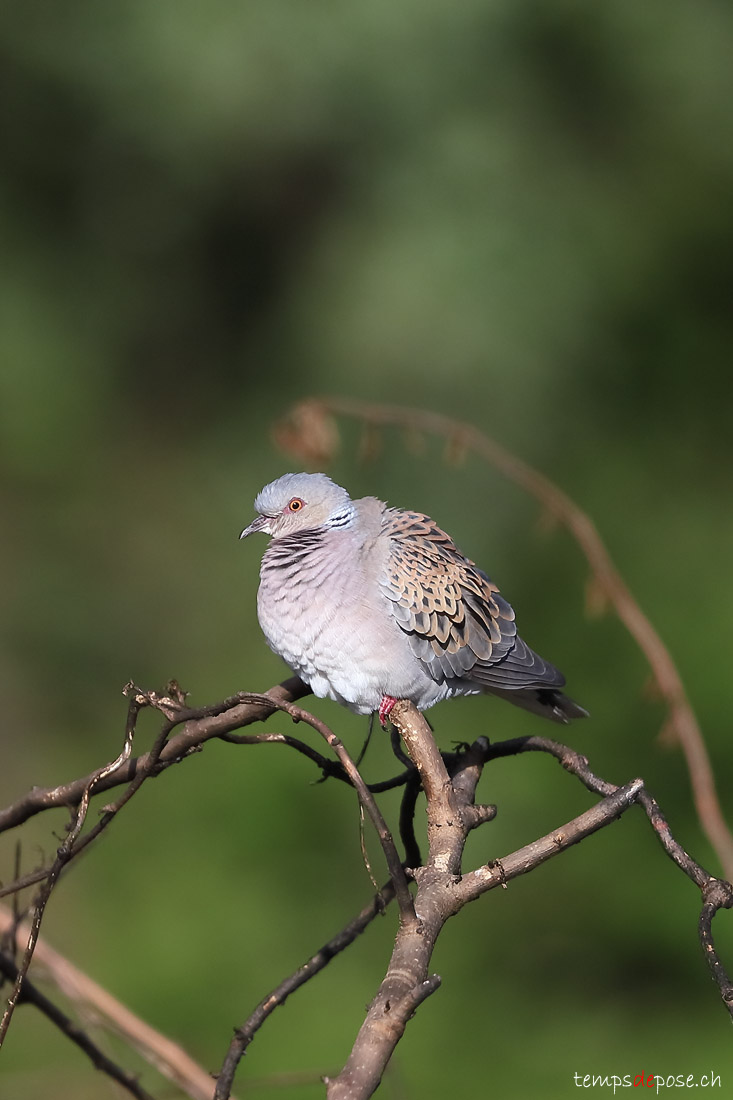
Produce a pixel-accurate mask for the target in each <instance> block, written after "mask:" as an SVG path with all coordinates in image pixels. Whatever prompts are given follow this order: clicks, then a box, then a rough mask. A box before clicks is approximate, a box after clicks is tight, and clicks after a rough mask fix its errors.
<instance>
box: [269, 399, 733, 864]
mask: <svg viewBox="0 0 733 1100" xmlns="http://www.w3.org/2000/svg"><path fill="white" fill-rule="evenodd" d="M334 415H340V416H347V417H351V418H353V419H355V420H358V421H359V422H360V423H362V424H364V425H366V426H367V427H368V429H369V430H370V432H371V433H372V435H373V433H374V431H376V430H377V429H380V428H384V427H398V428H399V429H400V430H401V432H402V433H403V434H404V435H405V436H406V437H407V439H408V441H409V440H410V439H414V438H415V437H416V436H417V435H420V434H422V433H428V434H432V435H437V436H441V437H443V438H444V439H445V440H446V441H447V443H446V447H447V452H448V453H447V458H448V459H449V460H451V461H454V462H455V461H457V459H458V457H460V456H463V455H464V454H466V453H468V452H473V453H474V454H477V455H479V456H480V457H481V458H483V459H485V460H486V461H487V462H489V463H490V464H491V465H492V466H494V467H495V468H496V469H497V470H499V471H500V472H501V473H502V474H503V475H504V476H505V477H506V478H508V479H509V480H510V481H513V482H514V484H515V485H519V486H520V487H521V488H522V489H523V490H524V491H525V492H527V493H529V495H530V496H533V497H534V498H535V499H536V500H538V501H539V502H540V504H541V505H542V507H543V509H544V510H545V512H546V513H547V514H549V515H551V516H552V517H553V519H554V520H555V521H556V522H558V523H559V524H560V525H562V526H563V527H565V528H566V529H567V530H568V531H569V532H570V534H571V535H572V537H573V538H574V539H575V541H576V542H577V543H578V545H579V547H580V549H581V550H582V552H583V554H584V555H585V557H586V560H587V561H588V564H589V566H590V568H591V573H592V579H593V590H594V592H595V593H596V594H597V595H598V594H600V596H601V602H602V603H603V604H607V605H608V606H609V607H613V608H614V610H615V611H616V614H617V615H618V617H619V618H620V620H621V622H622V623H623V624H624V626H625V627H626V629H627V630H628V632H629V633H630V634H631V636H632V638H633V639H634V640H635V642H636V643H637V645H638V646H639V648H640V649H641V651H642V653H643V654H644V656H645V657H646V659H647V661H648V662H649V666H650V668H651V672H652V676H653V679H654V683H655V684H656V687H657V689H658V692H659V694H660V696H661V698H662V699H663V700H664V701H665V703H666V704H667V708H668V721H667V723H666V727H667V728H670V729H672V730H673V731H674V732H675V734H676V735H677V738H678V740H679V743H680V745H681V747H682V751H683V753H684V755H685V759H686V761H687V768H688V771H689V775H690V783H691V786H692V793H693V798H694V801H695V806H696V809H697V813H698V817H699V819H700V823H701V825H702V828H703V830H704V832H705V834H706V835H707V837H708V840H709V841H710V843H711V844H712V846H713V848H714V849H715V851H716V853H717V855H718V858H719V860H720V863H721V866H722V868H723V871H724V873H725V874H726V875H727V877H728V878H729V879H733V834H732V833H731V831H730V828H729V827H728V824H727V823H726V820H725V818H724V816H723V811H722V809H721V807H720V800H719V798H718V794H717V790H716V787H715V778H714V775H713V770H712V767H711V764H710V758H709V755H708V751H707V748H706V746H705V741H704V738H703V735H702V731H701V729H700V726H699V724H698V721H697V718H696V717H695V713H694V711H693V709H692V706H691V704H690V701H689V699H688V697H687V693H686V691H685V688H684V684H683V683H682V678H681V677H680V674H679V672H678V670H677V666H676V665H675V663H674V661H673V660H672V656H671V654H670V652H669V650H668V649H667V647H666V646H665V644H664V642H663V641H662V639H661V638H660V637H659V634H658V633H657V631H656V630H655V629H654V627H653V626H652V624H651V622H650V621H649V619H648V618H647V616H646V615H645V614H644V612H643V611H642V610H641V608H640V607H639V604H638V603H637V601H636V600H635V599H634V597H633V596H632V594H631V592H630V590H629V588H628V586H627V585H626V583H625V582H624V580H623V578H622V577H621V574H620V573H619V572H618V570H617V569H616V566H615V565H614V564H613V561H612V559H611V556H610V554H609V552H608V550H607V549H606V547H605V545H604V543H603V540H602V539H601V537H600V535H599V533H598V530H597V528H596V527H595V525H594V523H593V522H592V520H591V519H590V517H589V516H588V515H587V513H586V512H584V511H583V510H582V508H580V507H579V506H578V505H577V504H576V503H575V502H574V501H573V500H571V498H570V497H569V496H568V495H567V493H564V492H563V491H562V490H561V489H560V488H559V487H558V486H557V485H555V484H554V482H552V481H551V480H550V479H549V478H548V477H546V476H545V475H544V474H542V473H540V471H539V470H536V469H534V468H533V467H532V466H530V465H529V464H528V463H526V462H523V461H522V460H521V459H520V458H518V457H517V456H516V455H514V454H512V453H511V452H510V451H508V450H507V449H506V448H505V447H502V446H501V445H500V444H499V443H497V442H496V440H494V439H492V438H490V437H489V436H487V435H485V434H484V433H483V432H480V431H479V430H478V429H477V428H475V427H473V425H471V424H468V423H465V422H463V421H460V420H453V419H451V418H450V417H447V416H442V415H440V414H439V413H431V412H428V411H426V410H424V409H417V408H410V407H402V406H398V405H378V404H371V403H368V402H365V401H359V400H353V399H349V398H343V397H334V396H327V397H320V398H308V399H307V400H305V401H301V402H300V403H299V404H298V405H296V406H294V407H293V409H291V410H290V412H289V413H288V414H287V416H286V417H285V418H284V419H283V422H282V423H281V424H280V425H278V426H277V428H276V431H275V434H276V439H277V441H278V442H279V443H280V444H281V446H283V447H284V448H286V449H287V450H290V451H291V452H295V453H296V454H298V455H299V456H300V457H304V458H305V459H306V460H307V461H316V462H317V463H319V464H325V463H327V462H328V460H329V459H330V458H332V457H333V454H334V452H335V450H336V447H337V445H338V431H337V428H336V424H335V422H334V419H333V417H334ZM314 440H315V441H317V446H316V449H315V450H313V441H314ZM371 449H373V448H370V450H371ZM596 602H598V601H596Z"/></svg>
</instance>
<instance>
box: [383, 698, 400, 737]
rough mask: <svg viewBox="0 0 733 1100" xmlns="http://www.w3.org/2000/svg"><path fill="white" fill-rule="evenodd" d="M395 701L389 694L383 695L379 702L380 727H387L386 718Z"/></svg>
mask: <svg viewBox="0 0 733 1100" xmlns="http://www.w3.org/2000/svg"><path fill="white" fill-rule="evenodd" d="M396 702H397V700H396V699H394V698H393V697H392V696H391V695H383V696H382V702H381V703H380V704H379V721H380V724H381V726H382V729H386V728H387V719H388V718H389V714H390V711H391V710H392V707H393V706H394V705H395V703H396Z"/></svg>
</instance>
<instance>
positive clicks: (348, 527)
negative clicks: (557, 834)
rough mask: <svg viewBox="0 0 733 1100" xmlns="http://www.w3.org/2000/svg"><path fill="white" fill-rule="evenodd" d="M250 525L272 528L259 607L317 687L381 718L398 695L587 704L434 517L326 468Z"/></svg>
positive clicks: (272, 641) (566, 717) (283, 484)
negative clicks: (573, 694)
mask: <svg viewBox="0 0 733 1100" xmlns="http://www.w3.org/2000/svg"><path fill="white" fill-rule="evenodd" d="M254 507H255V511H256V512H257V516H256V518H255V519H254V520H253V521H252V522H251V523H250V524H249V526H248V527H245V528H244V530H243V531H242V533H241V535H240V536H239V537H240V539H244V538H248V537H249V536H250V535H252V534H255V533H256V532H263V533H265V534H267V535H269V536H270V542H269V544H268V546H267V548H266V550H265V552H264V554H263V557H262V562H261V566H260V585H259V590H258V594H257V614H258V618H259V622H260V626H261V628H262V632H263V634H264V636H265V639H266V641H267V643H268V645H269V646H270V648H271V649H272V650H273V651H274V652H275V653H277V654H278V655H279V656H280V657H282V658H283V660H284V661H285V663H286V664H287V665H289V666H290V668H291V669H292V670H293V671H294V672H295V673H297V675H298V676H300V678H301V679H302V680H303V681H304V682H305V683H306V684H307V685H308V686H309V687H310V689H311V691H312V692H313V694H314V695H316V696H318V697H320V698H324V697H327V698H330V699H333V700H335V701H336V702H338V703H341V704H342V705H344V706H346V707H348V708H349V709H350V710H352V711H354V712H355V713H356V714H372V713H374V712H376V713H377V714H378V715H379V720H380V722H381V724H382V726H383V727H384V726H386V722H387V719H388V717H389V714H390V712H391V710H392V708H393V707H394V705H395V703H396V701H397V700H398V699H406V700H409V701H410V702H412V703H414V705H415V706H416V707H417V709H418V710H419V711H424V710H427V709H428V708H429V707H432V706H433V705H434V704H435V703H438V702H440V701H442V700H444V699H448V698H451V697H453V696H458V695H475V694H493V695H497V696H499V697H501V698H502V699H506V700H508V701H509V702H511V703H514V704H516V705H517V706H520V707H523V708H525V709H526V710H528V711H531V712H533V713H535V714H538V715H542V716H543V717H545V718H548V719H550V720H552V721H554V722H562V723H567V722H569V721H570V720H571V719H574V718H582V717H587V714H588V712H587V711H586V710H585V709H584V708H583V707H581V706H580V705H579V704H578V703H576V702H574V701H573V700H572V699H570V698H569V697H568V696H567V695H564V694H563V693H562V691H560V688H561V687H562V686H563V685H564V683H565V677H564V676H563V675H562V673H561V672H559V671H558V670H557V669H556V668H555V667H554V666H553V665H551V664H550V663H549V662H548V661H545V660H543V658H542V657H540V656H539V655H538V654H537V653H535V652H534V651H533V650H532V649H530V647H529V646H528V645H527V644H526V642H524V641H523V640H522V639H521V638H520V636H519V635H518V634H517V627H516V623H515V618H514V611H513V609H512V607H511V605H510V604H509V603H508V602H507V601H506V600H505V599H504V597H503V596H502V595H501V594H500V593H499V589H498V588H497V586H496V585H495V584H494V583H493V582H492V581H491V580H489V577H488V576H487V575H486V573H484V572H483V570H481V569H480V568H479V567H478V566H477V565H476V564H475V563H474V562H473V561H471V559H470V558H467V557H466V556H465V555H464V554H463V553H462V552H461V551H460V550H459V549H458V547H457V546H456V544H455V543H454V542H453V540H452V539H451V537H450V536H449V535H447V534H446V532H445V531H443V530H442V529H441V528H440V527H439V526H438V525H437V524H436V523H435V522H434V520H432V519H431V518H430V517H429V516H427V515H424V514H423V513H422V512H413V511H409V510H406V509H401V508H393V507H389V506H388V505H387V504H385V503H384V502H383V501H381V500H378V499H377V498H376V497H363V498H361V499H360V500H352V499H351V497H350V496H349V494H348V492H347V491H346V489H343V488H342V487H341V486H340V485H337V484H336V483H335V482H334V481H332V480H331V478H330V477H328V476H327V475H326V474H323V473H288V474H283V476H282V477H279V478H277V480H275V481H272V482H270V484H269V485H266V486H265V487H264V488H263V489H262V490H261V491H260V492H259V493H258V495H257V497H256V499H255V502H254Z"/></svg>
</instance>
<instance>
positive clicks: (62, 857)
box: [0, 698, 141, 1046]
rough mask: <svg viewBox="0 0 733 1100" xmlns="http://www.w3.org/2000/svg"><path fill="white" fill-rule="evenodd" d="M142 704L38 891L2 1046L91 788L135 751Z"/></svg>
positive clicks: (133, 708) (0, 1025)
mask: <svg viewBox="0 0 733 1100" xmlns="http://www.w3.org/2000/svg"><path fill="white" fill-rule="evenodd" d="M140 706H141V703H140V702H139V700H138V699H136V698H132V699H131V700H130V705H129V707H128V712H127V723H126V725H125V741H124V745H123V747H122V751H121V752H120V753H119V755H118V756H117V757H116V758H115V759H114V760H112V761H111V762H110V763H109V764H105V765H104V766H103V767H101V768H98V769H97V771H95V772H93V773H92V775H91V777H90V778H89V780H88V781H87V783H86V785H85V787H84V789H83V791H82V793H81V799H80V801H79V805H78V807H77V810H76V814H75V815H74V818H73V820H72V824H71V827H70V829H69V833H68V835H67V837H66V839H65V840H64V842H63V844H61V845H60V847H59V848H58V850H57V852H56V859H55V860H54V861H53V864H52V865H51V867H50V869H49V872H48V875H47V877H46V880H45V882H44V883H43V886H42V887H41V889H40V890H39V891H38V895H37V897H36V898H35V900H34V902H33V914H32V918H31V922H30V931H29V932H28V942H27V944H26V948H25V951H24V953H23V958H22V960H21V963H20V966H19V967H18V969H17V973H16V975H15V979H14V984H13V990H12V992H11V994H10V997H9V998H8V1002H7V1005H6V1008H5V1011H4V1012H3V1016H2V1020H0V1046H2V1044H3V1041H4V1039H5V1036H6V1035H7V1033H8V1028H9V1027H10V1021H11V1020H12V1018H13V1012H14V1011H15V1006H16V1005H17V1003H18V1000H19V998H20V993H21V990H22V987H23V982H24V980H25V976H26V974H27V973H28V967H29V966H30V964H31V959H32V958H33V952H34V950H35V947H36V942H37V940H38V934H39V932H40V930H41V921H42V920H43V913H44V910H45V908H46V905H47V904H48V899H49V898H50V897H51V892H52V890H53V888H54V886H55V885H56V883H57V881H58V878H59V875H60V874H61V872H62V870H63V868H64V867H65V866H66V864H67V863H68V861H69V860H70V859H71V858H72V856H73V854H74V846H75V844H76V841H77V839H78V837H79V834H80V833H81V830H82V828H83V827H84V821H85V820H86V816H87V811H88V809H89V799H90V797H91V795H92V791H93V790H94V787H95V786H96V784H97V783H100V782H103V781H104V780H105V779H107V778H108V777H109V776H111V775H114V774H115V772H117V771H118V770H119V769H120V768H121V767H122V766H123V765H124V764H125V762H126V761H127V760H129V758H130V754H131V752H132V739H133V736H134V733H135V723H136V720H137V714H138V711H139V709H140Z"/></svg>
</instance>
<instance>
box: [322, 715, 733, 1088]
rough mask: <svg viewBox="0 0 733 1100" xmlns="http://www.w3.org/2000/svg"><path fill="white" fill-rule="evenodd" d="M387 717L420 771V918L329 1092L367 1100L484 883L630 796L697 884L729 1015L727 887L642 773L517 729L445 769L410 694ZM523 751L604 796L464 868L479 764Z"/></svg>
mask: <svg viewBox="0 0 733 1100" xmlns="http://www.w3.org/2000/svg"><path fill="white" fill-rule="evenodd" d="M391 718H392V721H393V722H394V725H395V726H396V728H397V729H398V730H399V732H400V734H401V736H402V739H403V741H404V743H405V746H406V748H407V751H408V753H409V755H410V757H411V759H412V760H413V761H414V762H415V765H416V767H417V769H418V772H419V774H420V776H421V778H422V780H423V789H424V791H425V795H426V802H427V806H426V811H427V818H428V843H429V852H428V858H427V862H426V864H425V866H424V867H419V868H415V870H414V871H413V875H414V878H415V880H416V882H417V894H416V896H415V911H416V913H417V916H418V920H419V925H418V927H417V928H411V927H407V928H405V927H403V928H400V929H399V931H398V933H397V937H396V940H395V946H394V950H393V952H392V957H391V959H390V963H389V966H388V969H387V973H386V976H385V978H384V980H383V981H382V984H381V986H380V988H379V991H378V993H377V995H376V997H375V999H374V1001H373V1002H372V1003H371V1005H370V1006H369V1009H368V1011H367V1015H366V1019H365V1021H364V1023H363V1025H362V1027H361V1028H360V1030H359V1034H358V1035H357V1038H356V1041H355V1043H354V1046H353V1048H352V1050H351V1053H350V1055H349V1057H348V1059H347V1061H346V1064H345V1066H344V1068H343V1070H342V1071H341V1073H340V1074H339V1075H338V1076H337V1077H335V1078H332V1079H330V1080H329V1081H328V1082H327V1084H328V1098H329V1100H366V1098H368V1097H370V1096H371V1095H372V1093H373V1092H374V1090H375V1089H376V1088H377V1086H378V1085H379V1082H380V1081H381V1079H382V1075H383V1073H384V1070H385V1069H386V1066H387V1063H388V1061H389V1059H390V1057H391V1055H392V1052H393V1050H394V1048H395V1046H396V1044H397V1043H398V1042H399V1040H400V1038H401V1037H402V1034H403V1032H404V1029H405V1027H406V1025H407V1022H408V1020H409V1019H410V1016H411V1015H412V1013H413V1012H414V1010H415V1007H416V1006H417V1005H418V1004H420V1003H421V1002H422V1001H423V1000H424V999H425V997H427V996H429V995H430V993H432V992H433V991H434V990H435V989H436V988H437V986H438V984H439V982H440V979H439V978H437V976H435V975H432V976H431V975H430V974H429V970H428V968H429V964H430V958H431V955H432V951H433V947H434V945H435V942H436V940H437V938H438V936H439V934H440V931H441V930H442V927H443V925H444V924H445V922H446V921H447V920H448V919H449V918H450V917H451V916H453V915H455V914H456V913H457V912H458V911H459V910H460V909H461V908H462V907H463V905H465V904H467V903H468V902H469V901H473V900H475V899H476V898H478V897H479V896H480V895H481V894H483V893H485V892H486V891H487V890H491V889H494V888H495V887H497V886H505V885H506V883H507V882H509V881H510V879H512V878H516V877H517V876H518V875H522V874H526V873H527V872H528V871H531V870H533V869H534V868H535V867H538V866H539V865H540V864H542V863H544V862H545V861H546V860H548V859H551V858H552V857H553V856H555V855H558V854H559V853H560V852H563V851H566V850H567V849H568V848H569V847H571V846H572V845H573V844H577V843H578V842H579V841H580V840H582V839H584V838H585V837H587V836H589V835H590V834H591V833H593V832H596V831H597V830H598V829H601V828H603V827H604V826H606V825H608V824H610V823H611V822H612V821H615V820H616V818H618V817H619V816H620V815H621V814H622V813H624V812H625V811H626V810H627V809H628V808H629V807H630V806H632V805H634V803H635V802H639V803H640V804H641V805H642V806H643V808H644V809H645V811H646V812H647V814H648V816H649V819H650V821H651V823H652V825H653V827H654V829H655V831H656V833H657V835H658V836H659V837H660V840H661V841H662V843H663V845H664V847H665V850H666V851H667V853H668V854H669V855H670V857H671V858H672V859H674V861H675V863H677V865H678V866H679V867H680V868H681V869H682V870H684V871H685V872H686V873H687V874H688V875H689V877H690V878H692V880H693V881H694V882H696V883H697V885H699V886H701V888H702V890H703V911H702V915H701V919H700V936H701V940H702V943H703V948H704V949H705V951H706V955H707V957H708V961H709V964H710V967H711V971H712V973H713V976H714V977H715V979H716V981H717V982H718V986H719V988H720V991H721V995H722V997H723V1001H724V1003H725V1004H726V1007H727V1008H728V1010H729V1012H731V1013H732V1014H733V987H732V986H731V983H730V980H729V978H728V975H727V974H726V972H725V969H724V968H723V966H722V964H721V962H720V959H719V958H718V955H717V953H716V951H715V946H714V943H713V940H712V934H711V930H710V923H711V920H712V916H713V915H714V913H715V912H717V910H718V909H720V908H723V907H725V908H730V907H732V906H733V887H731V886H730V884H729V883H725V882H719V881H718V880H717V879H713V878H712V876H710V875H708V874H707V872H705V871H704V870H703V869H702V868H700V867H699V866H698V865H697V864H696V863H695V862H694V860H692V859H691V857H690V856H689V855H688V854H687V853H686V852H684V850H683V849H682V848H681V847H680V845H679V844H677V842H676V841H675V840H674V838H673V837H672V835H671V833H670V831H669V826H668V825H667V823H666V821H665V820H664V818H663V816H662V815H661V812H660V811H659V807H658V806H657V805H656V803H655V802H654V800H653V799H652V798H651V797H650V796H649V795H648V793H647V792H646V791H645V790H644V784H643V780H641V779H634V780H631V781H630V782H629V783H626V784H625V785H624V786H621V787H617V786H615V785H613V784H611V783H607V782H606V781H605V780H602V779H600V778H599V777H598V776H595V775H594V774H593V772H591V770H590V768H589V767H588V762H587V760H586V759H585V757H582V756H580V755H579V754H578V753H575V752H573V750H571V749H569V748H568V747H567V746H565V745H559V744H558V743H557V742H553V741H550V740H549V739H543V738H517V739H515V740H513V741H507V742H503V743H499V744H498V745H490V744H489V742H488V741H487V740H486V738H479V739H478V740H477V741H476V742H474V744H473V745H471V746H470V748H469V749H468V750H467V751H466V752H465V753H463V754H458V755H457V756H456V757H453V758H451V764H452V767H451V772H452V774H449V771H448V768H447V767H446V764H445V760H444V759H443V758H442V757H441V754H440V753H439V752H438V749H437V746H436V745H435V742H434V740H433V737H432V733H431V731H430V728H429V726H428V724H427V722H426V721H425V719H424V718H423V717H422V715H421V714H419V712H418V711H417V710H416V709H415V708H414V707H413V706H412V704H411V703H406V702H405V701H400V702H398V703H397V704H396V706H395V707H394V708H393V710H392V714H391ZM526 751H544V752H548V753H550V754H551V755H553V756H555V757H556V758H557V759H558V760H559V761H560V762H561V764H562V766H563V767H564V768H565V769H566V770H567V771H569V772H571V773H573V774H575V775H576V776H577V777H578V778H579V779H580V780H581V782H583V783H584V784H585V786H587V787H588V788H589V789H590V790H592V791H593V792H594V793H599V794H602V795H603V798H602V800H601V801H600V802H598V803H596V805H595V806H592V807H591V808H590V809H589V810H586V811H585V812H584V813H582V814H580V815H578V816H577V817H576V818H574V819H573V820H572V821H569V822H567V823H566V824H565V825H563V826H561V827H560V828H559V829H554V830H553V831H552V832H551V833H548V834H547V835H546V836H544V837H540V838H539V839H538V840H536V841H533V842H532V843H531V844H528V845H525V846H524V847H523V848H520V849H519V850H518V851H516V852H513V853H510V854H509V855H507V856H504V857H502V858H501V859H500V860H494V861H492V862H491V863H489V864H486V865H484V866H482V867H478V868H476V869H475V870H474V871H469V872H464V871H463V870H462V867H461V861H462V857H463V850H464V846H465V842H466V838H467V836H468V834H469V832H470V831H471V829H473V828H475V827H476V826H477V825H479V824H481V823H482V822H483V821H487V820H490V818H491V817H492V816H493V807H486V806H477V805H476V804H475V802H474V797H475V791H476V785H477V783H478V779H479V776H480V775H481V771H482V768H483V766H484V764H485V763H486V762H487V761H488V760H490V759H491V758H496V757H498V756H508V755H514V754H516V753H520V752H526Z"/></svg>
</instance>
